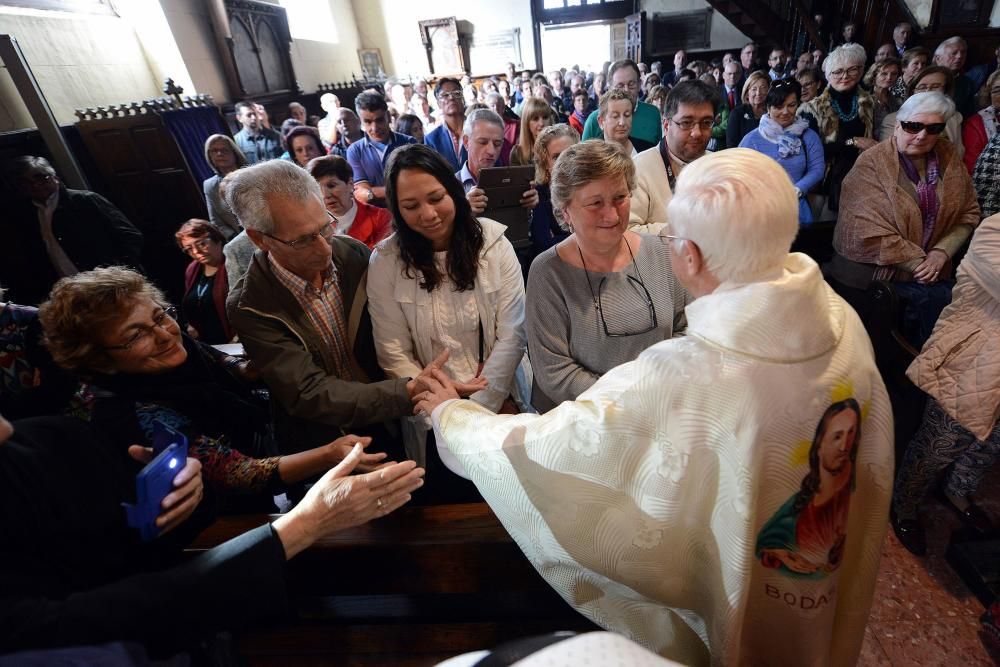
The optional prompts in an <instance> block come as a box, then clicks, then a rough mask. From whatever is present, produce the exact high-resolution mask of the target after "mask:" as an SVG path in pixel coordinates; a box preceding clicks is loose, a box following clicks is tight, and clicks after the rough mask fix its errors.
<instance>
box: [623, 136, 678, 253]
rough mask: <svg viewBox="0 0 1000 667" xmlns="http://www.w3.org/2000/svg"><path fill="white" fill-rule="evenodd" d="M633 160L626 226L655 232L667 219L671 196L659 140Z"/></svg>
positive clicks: (646, 231)
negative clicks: (632, 184)
mask: <svg viewBox="0 0 1000 667" xmlns="http://www.w3.org/2000/svg"><path fill="white" fill-rule="evenodd" d="M632 161H633V162H634V163H635V186H636V187H635V190H634V191H633V192H632V212H631V213H629V219H628V228H629V229H631V230H632V231H633V232H638V233H641V234H657V233H659V231H660V229H662V228H663V226H664V225H665V224H666V223H667V203H668V202H669V201H670V198H671V197H672V196H673V193H672V192H671V191H670V184H669V183H668V182H667V169H666V167H664V166H663V158H662V157H660V146H659V144H657V145H656V146H653V147H652V148H649V149H647V150H644V151H643V152H641V153H639V154H638V155H636V156H635V158H633V159H632Z"/></svg>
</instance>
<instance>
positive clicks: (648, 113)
mask: <svg viewBox="0 0 1000 667" xmlns="http://www.w3.org/2000/svg"><path fill="white" fill-rule="evenodd" d="M597 113H598V112H596V111H594V112H592V113H591V114H590V115H589V116H588V117H587V123H586V125H584V126H583V140H584V141H586V140H587V139H603V138H604V132H602V131H601V126H600V125H598V124H597ZM629 136H630V137H634V138H636V139H642V140H643V141H648V142H649V143H651V144H656V143H659V142H660V139H662V138H663V119H661V118H660V112H659V110H657V108H656V107H654V106H653V105H652V104H646V103H645V102H639V106H637V107H636V109H635V114H634V115H633V116H632V132H631V133H630V134H629Z"/></svg>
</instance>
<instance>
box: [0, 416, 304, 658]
mask: <svg viewBox="0 0 1000 667" xmlns="http://www.w3.org/2000/svg"><path fill="white" fill-rule="evenodd" d="M14 428H15V433H14V436H13V437H12V438H11V439H10V440H8V441H7V442H6V443H4V444H2V445H0V652H7V651H16V650H29V649H40V648H56V647H64V646H81V645H93V644H103V643H106V642H112V641H131V642H138V643H141V644H142V645H144V646H145V647H146V648H147V650H149V652H150V653H152V654H153V655H160V656H166V655H171V654H173V653H175V652H177V651H180V650H185V649H188V648H190V647H192V646H193V645H194V644H195V643H197V641H198V640H199V639H200V638H202V637H205V636H211V634H212V633H213V632H215V631H218V630H220V629H223V628H237V627H240V626H243V625H246V624H248V623H250V622H253V621H256V620H260V619H263V618H267V617H275V616H281V615H283V614H285V613H287V610H288V608H289V604H288V599H287V592H286V583H285V558H284V549H283V547H282V545H281V542H280V541H279V540H278V538H277V536H276V535H275V534H274V533H273V531H272V529H271V528H270V526H263V527H261V528H258V529H255V530H253V531H250V532H249V533H246V534H244V535H242V536H240V537H238V538H236V539H234V540H231V541H229V542H227V543H225V544H223V545H220V546H218V547H216V548H215V549H212V550H211V551H209V552H207V553H205V554H203V555H201V556H199V557H198V558H195V559H193V560H189V561H186V562H184V563H183V564H180V565H173V566H171V567H164V564H165V563H168V562H172V560H173V558H174V557H176V556H178V555H179V552H180V548H181V547H182V546H183V545H184V544H186V543H187V542H188V541H189V540H190V539H192V538H193V537H194V536H195V535H197V534H198V532H199V531H200V530H202V529H203V528H204V527H205V525H206V523H207V521H208V520H209V519H210V518H211V511H210V509H208V508H206V505H210V504H211V503H210V501H204V500H203V501H202V504H201V506H200V507H199V509H198V510H197V511H196V512H195V514H194V515H193V516H192V517H191V518H190V519H188V521H187V522H185V524H184V525H182V526H180V527H179V528H178V529H176V530H175V531H173V532H172V533H170V534H168V535H166V536H163V537H161V538H158V539H157V540H156V541H155V542H153V544H152V546H150V545H145V544H143V543H141V542H140V541H139V540H138V538H137V537H136V534H135V531H134V530H132V529H130V528H128V527H127V525H126V522H125V512H124V510H123V509H122V507H121V503H122V502H133V501H134V497H135V474H136V472H137V471H138V469H139V464H137V463H135V462H134V461H131V460H130V459H128V458H127V453H125V452H122V451H120V450H118V449H117V448H109V447H107V446H106V445H105V443H104V442H103V441H102V440H101V439H98V438H97V437H95V434H94V433H93V432H91V430H90V429H89V428H88V426H87V425H86V424H85V423H83V422H81V421H78V420H75V419H71V418H68V417H50V418H41V419H28V420H23V421H20V422H15V423H14ZM248 582H250V583H248Z"/></svg>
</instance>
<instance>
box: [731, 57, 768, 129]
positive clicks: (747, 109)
mask: <svg viewBox="0 0 1000 667" xmlns="http://www.w3.org/2000/svg"><path fill="white" fill-rule="evenodd" d="M770 88H771V78H770V77H769V76H768V75H767V74H765V73H764V72H753V73H752V74H751V75H750V76H749V77H747V80H746V83H744V84H743V93H742V95H741V97H740V99H741V100H742V101H743V104H740V105H738V106H736V107H733V110H732V111H730V112H729V124H728V125H727V126H726V145H727V146H739V145H740V142H741V141H743V137H745V136H746V135H748V134H750V133H751V132H753V131H754V130H756V129H757V126H758V125H759V124H760V117H761V116H763V115H764V112H765V111H767V107H766V105H765V104H764V102H765V100H767V91H768V90H770Z"/></svg>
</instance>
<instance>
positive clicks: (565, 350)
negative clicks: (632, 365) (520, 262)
mask: <svg viewBox="0 0 1000 667" xmlns="http://www.w3.org/2000/svg"><path fill="white" fill-rule="evenodd" d="M550 187H551V196H552V208H553V211H554V212H555V214H556V217H557V219H559V220H560V221H561V224H562V225H563V227H564V228H565V229H566V230H567V231H569V232H570V235H569V236H568V237H567V238H566V239H565V240H563V241H561V242H560V243H558V244H557V245H555V246H553V247H551V248H549V249H548V250H546V251H545V252H543V253H542V254H540V255H539V256H538V257H536V258H535V261H534V262H532V264H531V271H530V272H529V273H528V297H527V314H526V323H527V330H528V351H529V354H530V356H531V364H532V372H533V375H534V386H533V389H532V396H531V398H532V400H531V403H532V405H533V406H534V407H535V409H537V410H538V411H539V412H546V411H548V410H549V409H551V408H553V407H555V406H556V405H558V404H559V403H561V402H563V401H566V400H574V399H575V398H576V397H577V396H579V395H580V394H581V393H582V392H583V391H584V390H586V389H587V388H588V387H590V386H591V385H592V384H594V383H595V382H596V381H597V380H598V378H600V377H601V376H602V375H603V374H604V373H606V372H608V371H609V370H611V369H612V368H614V367H615V366H618V365H620V364H623V363H625V362H627V361H632V360H633V359H635V358H636V357H637V356H639V353H640V352H642V351H643V350H645V349H646V348H647V347H649V346H650V345H653V344H654V343H658V342H660V341H662V340H665V339H668V338H671V337H673V336H677V335H679V334H680V333H682V332H683V331H684V329H685V328H686V326H687V320H686V319H685V317H684V307H685V306H686V305H687V304H688V303H689V302H690V300H691V297H690V296H689V295H688V293H687V292H686V291H685V290H684V288H683V287H681V285H680V283H679V282H678V281H677V279H676V277H675V276H674V271H673V267H672V265H671V262H670V253H669V252H668V251H667V249H666V248H664V247H663V245H662V243H661V242H660V241H659V240H658V238H657V237H656V236H653V235H648V234H637V233H635V232H631V231H628V221H629V210H630V207H631V204H630V202H631V199H630V196H631V192H632V190H634V189H635V166H634V165H633V163H632V160H631V159H630V158H629V157H628V156H627V155H625V153H623V152H622V151H621V149H620V148H618V147H616V146H615V145H614V144H609V143H606V142H596V141H585V142H583V143H580V144H576V145H573V146H569V147H568V148H566V150H564V151H563V152H562V153H561V154H560V156H559V159H558V160H557V161H556V162H555V165H554V166H553V167H552V175H551V185H550Z"/></svg>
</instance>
